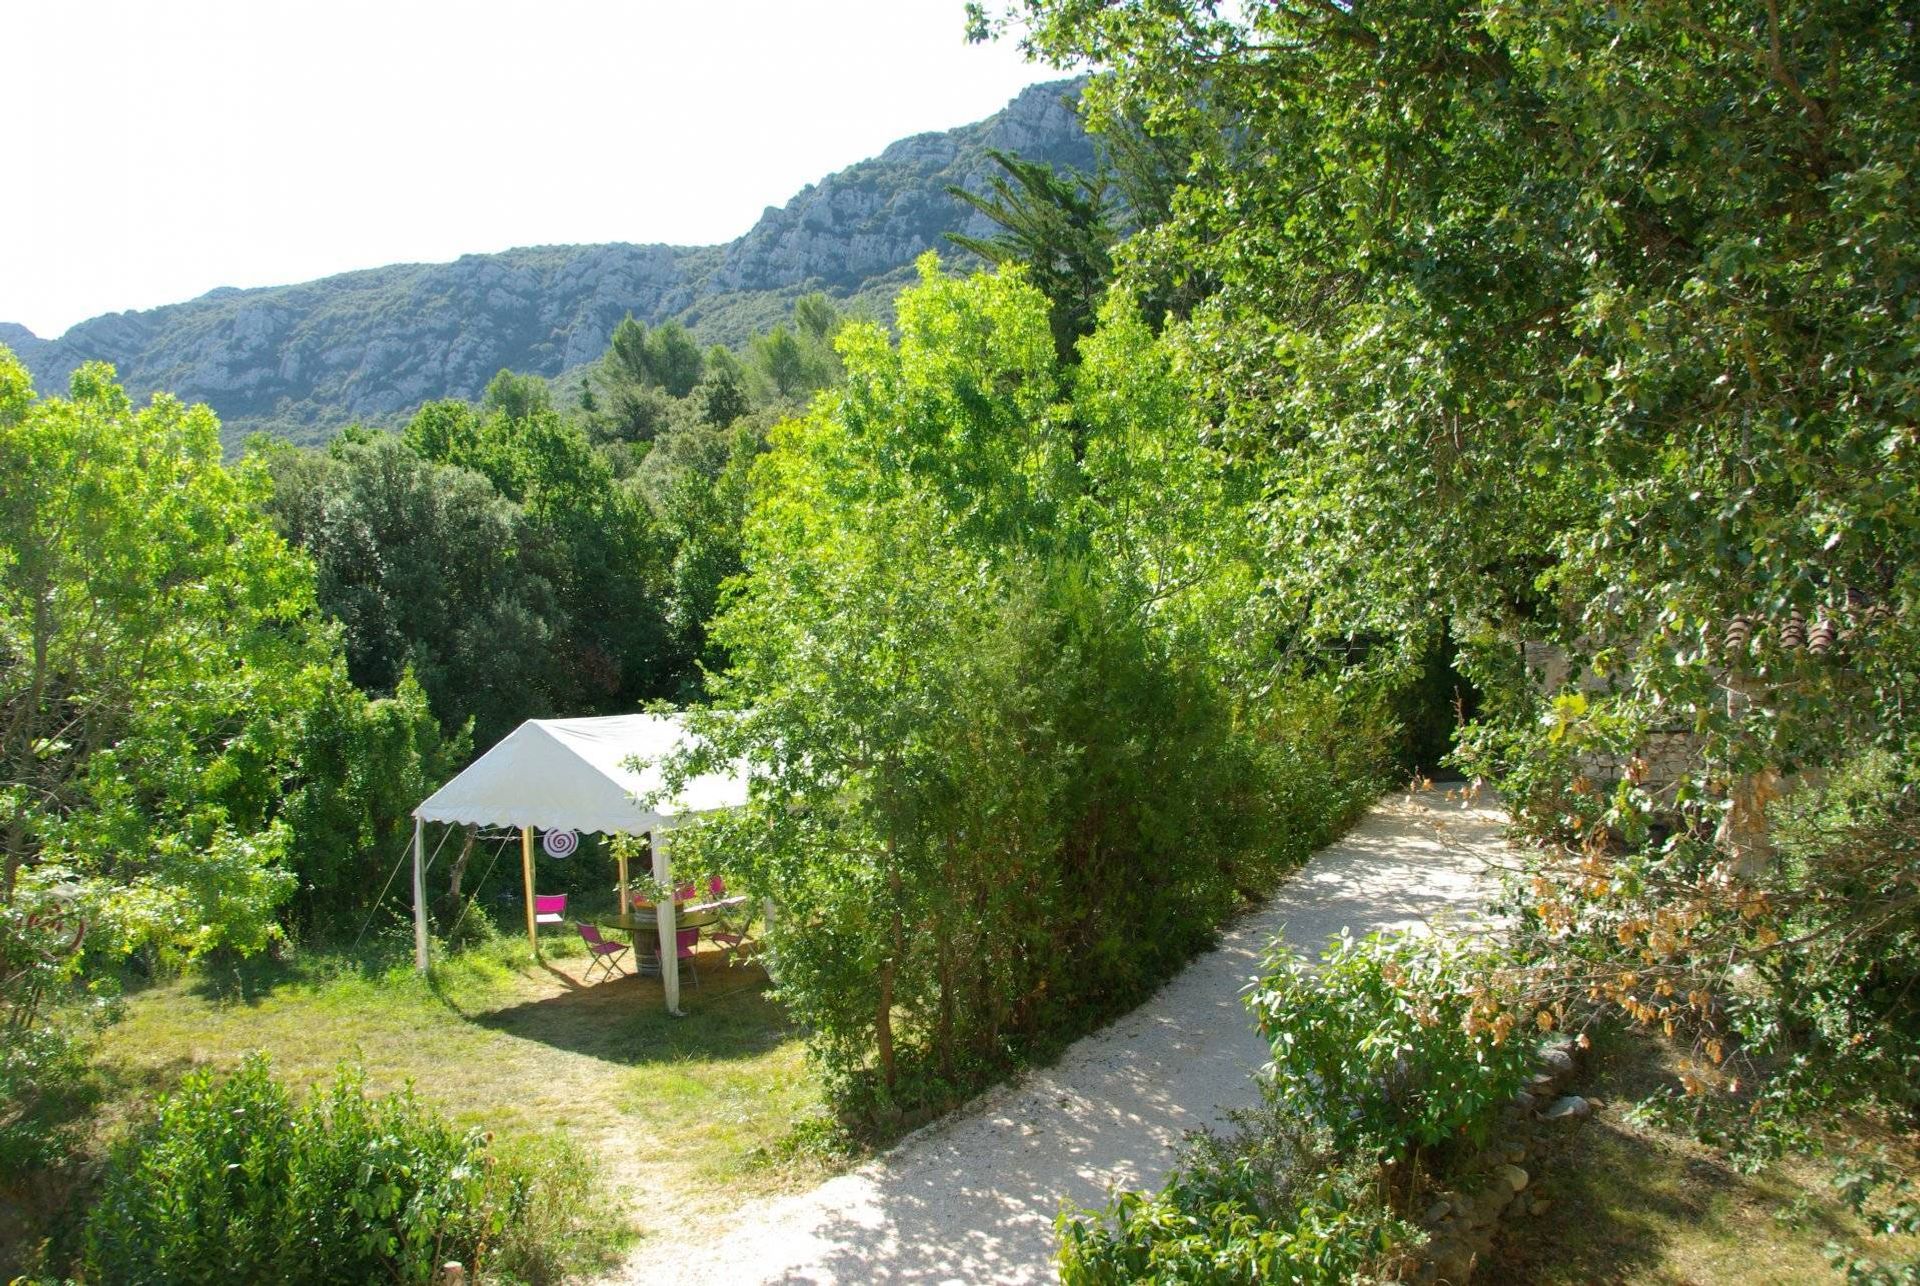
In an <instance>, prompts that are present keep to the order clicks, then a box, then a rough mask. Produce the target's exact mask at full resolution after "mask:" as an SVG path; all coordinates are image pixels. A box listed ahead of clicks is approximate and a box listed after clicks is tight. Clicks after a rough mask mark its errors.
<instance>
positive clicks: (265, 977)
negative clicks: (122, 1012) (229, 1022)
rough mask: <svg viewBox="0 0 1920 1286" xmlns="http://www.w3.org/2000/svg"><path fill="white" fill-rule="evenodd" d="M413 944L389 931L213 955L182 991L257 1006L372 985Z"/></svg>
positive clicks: (132, 988) (151, 980) (408, 956)
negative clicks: (330, 986) (348, 984)
mask: <svg viewBox="0 0 1920 1286" xmlns="http://www.w3.org/2000/svg"><path fill="white" fill-rule="evenodd" d="M412 959H413V940H412V938H411V936H408V937H407V938H405V939H404V940H403V939H401V938H400V937H398V936H397V935H395V934H393V933H386V934H382V935H380V936H378V937H369V938H367V939H366V940H364V941H362V942H359V943H351V942H349V943H330V942H324V941H323V942H320V943H317V944H315V945H313V946H310V947H294V948H292V949H290V950H287V951H284V952H280V953H270V952H262V953H260V954H258V955H254V956H246V957H242V956H235V955H228V954H225V953H220V954H216V955H214V956H211V957H208V958H207V959H205V960H202V961H200V962H199V963H198V964H196V965H194V966H193V967H192V969H191V971H190V973H189V974H188V979H189V981H188V988H189V990H190V991H191V992H192V994H193V995H194V996H196V997H198V998H199V999H201V1000H207V1001H212V1002H215V1003H218V1004H242V1005H257V1004H259V1003H260V1002H261V1001H263V1000H265V999H267V998H268V997H269V996H271V995H273V993H274V992H276V991H279V990H280V989H282V988H284V987H288V986H318V985H321V984H323V983H326V982H330V981H332V980H334V979H338V978H361V979H364V980H366V981H369V982H373V981H377V980H379V979H381V978H384V977H386V976H388V975H389V974H391V973H393V972H394V971H395V970H396V969H402V968H405V967H406V966H408V965H410V964H411V963H412ZM165 981H166V979H165V978H164V977H163V976H154V977H147V978H141V979H139V980H138V981H137V985H135V984H134V982H133V980H130V981H129V985H128V986H127V991H128V993H129V994H133V993H135V992H137V991H140V990H144V989H145V988H146V987H149V986H157V985H160V984H162V983H164V982H165Z"/></svg>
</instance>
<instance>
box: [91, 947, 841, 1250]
mask: <svg viewBox="0 0 1920 1286" xmlns="http://www.w3.org/2000/svg"><path fill="white" fill-rule="evenodd" d="M551 941H552V944H553V945H552V947H551V948H550V949H549V951H548V953H547V958H546V960H545V961H544V962H541V963H536V962H534V961H533V959H532V958H531V955H530V953H529V952H527V950H526V948H525V946H524V944H522V945H521V946H519V947H517V948H516V947H514V946H513V945H512V940H510V939H509V940H503V941H500V942H496V943H494V944H491V945H490V946H487V947H484V948H481V949H478V950H474V951H470V952H467V953H465V954H463V955H461V956H459V957H457V958H455V959H453V960H451V961H449V962H445V963H440V964H436V966H435V968H434V971H433V973H432V975H431V977H430V978H429V979H426V980H422V979H420V978H419V977H417V976H416V975H415V974H414V973H413V972H412V971H411V969H409V968H408V967H407V966H406V965H404V964H401V965H392V964H388V965H386V966H384V967H381V966H373V965H367V964H364V963H361V964H356V963H355V962H353V961H351V960H349V959H346V958H344V957H340V956H329V955H324V954H322V955H317V956H311V957H306V958H301V959H296V960H294V961H292V962H290V963H285V964H266V963H261V964H252V965H247V966H244V967H243V968H242V969H240V970H239V971H229V972H227V973H225V974H220V973H202V974H198V975H195V976H193V977H189V978H186V979H182V980H179V981H175V982H169V983H165V984H162V985H159V986H155V987H151V988H148V989H146V990H143V991H141V992H139V993H138V994H135V995H133V996H132V997H131V998H130V999H129V1001H128V1003H127V1005H126V1014H125V1017H124V1018H123V1019H122V1021H120V1022H118V1023H115V1024H114V1025H113V1026H111V1027H110V1028H108V1029H107V1031H106V1032H105V1033H104V1035H103V1036H102V1037H101V1039H100V1042H99V1047H98V1051H97V1056H96V1063H97V1065H98V1066H99V1068H100V1069H101V1071H102V1072H103V1073H104V1074H105V1077H106V1079H107V1082H108V1084H109V1085H111V1086H113V1087H114V1089H113V1090H112V1092H111V1097H110V1098H109V1101H108V1103H107V1104H106V1108H105V1111H104V1112H103V1114H102V1124H101V1128H100V1131H99V1133H100V1134H101V1135H102V1136H103V1137H104V1136H107V1135H110V1134H111V1133H113V1132H114V1131H115V1130H116V1129H117V1128H118V1126H119V1122H120V1121H121V1120H123V1119H125V1118H126V1117H127V1116H128V1115H129V1114H130V1113H132V1112H133V1111H136V1110H137V1109H138V1108H139V1106H140V1105H141V1103H142V1101H143V1100H144V1099H146V1098H147V1097H148V1096H150V1095H151V1093H152V1092H154V1091H155V1090H158V1089H162V1088H165V1087H166V1086H168V1085H170V1084H172V1083H174V1082H175V1081H177V1080H178V1079H179V1077H180V1076H181V1075H182V1074H183V1073H184V1072H186V1071H187V1070H189V1069H190V1068H192V1067H195V1066H200V1065H208V1064H210V1065H213V1066H215V1067H229V1066H232V1065H233V1064H235V1063H236V1062H238V1060H239V1059H240V1057H241V1055H242V1054H244V1053H245V1052H247V1051H249V1050H253V1049H261V1050H265V1051H266V1052H267V1053H268V1054H269V1055H270V1056H271V1057H272V1060H273V1065H274V1069H275V1071H276V1073H277V1074H278V1075H279V1076H280V1077H281V1078H282V1079H283V1080H285V1081H287V1082H288V1083H290V1084H294V1085H307V1084H311V1083H313V1082H315V1081H317V1080H320V1079H322V1078H325V1077H326V1076H328V1075H329V1074H330V1073H331V1071H332V1070H333V1068H334V1067H335V1066H336V1064H337V1063H338V1062H339V1061H340V1060H341V1059H357V1060H359V1061H361V1062H362V1063H363V1064H364V1065H365V1067H366V1069H367V1072H368V1077H369V1080H370V1082H371V1083H372V1086H373V1087H374V1088H376V1089H379V1088H386V1087H391V1086H395V1085H398V1084H400V1083H401V1082H403V1081H406V1080H409V1079H410V1080H412V1081H413V1082H414V1084H415V1086H416V1089H417V1091H418V1092H419V1093H420V1094H421V1095H422V1096H423V1097H425V1098H427V1099H429V1100H431V1101H433V1102H434V1103H436V1104H438V1105H440V1106H441V1107H442V1108H444V1109H445V1110H446V1111H447V1112H449V1113H450V1114H451V1115H453V1116H454V1117H455V1118H456V1119H458V1120H460V1121H462V1122H466V1123H472V1124H475V1125H481V1126H484V1127H485V1128H488V1129H492V1130H496V1131H498V1132H499V1133H500V1136H501V1138H502V1140H503V1141H504V1142H507V1143H509V1144H510V1143H511V1142H512V1141H513V1140H516V1139H526V1138H530V1137H537V1136H542V1135H551V1134H553V1133H555V1132H559V1133H562V1134H564V1135H565V1136H566V1137H568V1138H571V1139H572V1140H574V1141H575V1142H577V1143H578V1144H579V1145H581V1147H582V1148H584V1149H585V1150H586V1151H587V1152H589V1153H590V1154H592V1155H593V1156H596V1157H598V1158H599V1159H600V1162H601V1165H602V1171H603V1176H604V1181H605V1183H606V1185H607V1189H608V1196H609V1201H610V1204H612V1205H613V1207H614V1208H615V1209H618V1210H624V1211H625V1212H627V1213H628V1215H629V1216H630V1218H631V1221H632V1226H633V1228H634V1230H635V1231H636V1232H637V1233H638V1234H639V1235H641V1236H643V1237H644V1236H648V1235H652V1234H655V1233H658V1232H661V1231H665V1230H668V1229H673V1228H677V1227H679V1226H682V1225H684V1224H685V1223H686V1222H687V1221H688V1220H696V1219H704V1218H710V1217H713V1216H715V1215H718V1214H721V1213H723V1212H724V1211H726V1210H727V1209H729V1208H731V1207H733V1206H736V1205H738V1204H739V1203H740V1202H741V1201H743V1200H745V1199H747V1198H749V1197H752V1196H755V1195H760V1194H763V1193H768V1192H774V1191H780V1190H783V1189H787V1188H791V1187H797V1186H802V1185H804V1184H807V1183H809V1182H812V1181H816V1180H817V1179H818V1178H820V1177H821V1176H822V1175H823V1174H825V1173H827V1172H828V1171H829V1170H830V1169H831V1168H833V1166H834V1161H833V1160H831V1159H822V1154H821V1152H820V1151H819V1150H818V1149H814V1148H808V1147H805V1146H799V1147H796V1146H795V1140H796V1139H806V1138H814V1137H820V1136H821V1134H822V1130H821V1128H820V1125H819V1122H820V1121H821V1119H822V1114H823V1109H822V1106H821V1103H822V1100H821V1096H820V1090H819V1086H818V1084H817V1082H816V1081H815V1080H814V1078H813V1077H812V1075H811V1073H810V1072H809V1070H808V1067H807V1065H806V1061H805V1059H804V1057H803V1053H802V1046H801V1042H800V1039H799V1036H798V1034H797V1033H796V1032H795V1031H794V1030H793V1028H792V1027H791V1026H790V1025H789V1024H788V1022H787V1021H786V1018H785V1016H784V1014H783V1013H782V1011H781V1010H780V1009H779V1008H778V1006H776V1005H775V1004H774V1003H773V1002H772V1001H770V1000H769V999H768V998H767V996H766V994H765V993H766V986H767V982H766V977H765V975H764V974H763V973H762V972H761V971H760V970H759V969H758V967H756V966H752V965H742V966H739V967H736V968H731V969H729V968H728V967H726V966H725V965H723V964H721V963H720V962H719V960H718V958H717V957H715V958H713V959H710V960H708V959H704V958H703V960H702V963H701V966H700V973H701V979H702V985H701V986H698V987H695V986H692V985H691V981H690V979H686V978H685V977H684V975H683V981H682V998H681V1007H682V1009H683V1010H685V1011H686V1015H687V1016H686V1017H684V1018H673V1017H670V1016H668V1015H667V1013H666V1012H665V1010H664V1008H663V1007H662V1002H661V994H660V985H659V983H658V982H657V981H655V980H651V979H637V978H631V977H630V978H623V979H618V980H616V981H613V982H605V983H599V984H595V985H582V984H581V983H580V982H579V978H580V975H581V974H582V972H583V971H584V968H585V964H586V961H585V958H584V957H583V956H582V955H580V954H579V953H578V950H577V944H572V943H569V942H568V941H567V940H565V939H562V938H560V937H558V936H555V937H554V938H553V939H552V940H551ZM703 956H704V953H703ZM387 958H388V960H391V956H389V957H387Z"/></svg>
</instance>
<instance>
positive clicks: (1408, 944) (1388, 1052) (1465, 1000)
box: [1058, 933, 1534, 1286]
mask: <svg viewBox="0 0 1920 1286" xmlns="http://www.w3.org/2000/svg"><path fill="white" fill-rule="evenodd" d="M1505 973H1506V970H1505V968H1504V961H1503V960H1502V958H1501V956H1500V955H1499V954H1498V953H1496V952H1495V951H1494V950H1492V949H1491V948H1489V947H1486V946H1484V945H1478V944H1467V945H1459V944H1453V943H1449V942H1447V941H1445V940H1442V939H1439V938H1436V937H1433V936H1429V935H1424V934H1422V935H1415V934H1406V933H1402V934H1391V935H1387V934H1376V935H1373V936H1371V937H1368V938H1366V939H1364V940H1361V941H1357V942H1356V941H1355V940H1354V939H1353V938H1351V937H1348V936H1346V935H1342V936H1341V937H1340V938H1339V939H1337V940H1336V941H1335V942H1334V943H1333V945H1332V946H1331V947H1330V948H1329V949H1328V951H1327V952H1326V954H1325V955H1323V956H1322V957H1321V959H1320V962H1319V964H1318V965H1317V966H1315V965H1312V964H1308V963H1307V962H1305V961H1302V960H1300V959H1298V958H1296V957H1295V956H1294V955H1293V954H1292V953H1290V952H1288V951H1286V950H1285V948H1284V947H1283V946H1282V945H1281V944H1279V943H1276V944H1275V945H1274V949H1273V953H1272V954H1271V955H1270V956H1269V958H1268V963H1267V968H1266V971H1265V973H1264V975H1263V976H1262V977H1261V979H1260V981H1259V982H1258V983H1257V984H1256V985H1255V986H1254V988H1253V989H1252V990H1251V991H1250V992H1249V994H1248V997H1247V1005H1248V1007H1249V1008H1250V1009H1252V1010H1253V1012H1254V1014H1255V1016H1256V1018H1257V1020H1258V1023H1259V1027H1260V1033H1261V1035H1263V1036H1265V1037H1266V1038H1267V1039H1268V1040H1269V1041H1270V1042H1271V1043H1272V1045H1273V1062H1272V1064H1270V1065H1269V1067H1268V1069H1267V1073H1266V1075H1265V1077H1264V1078H1263V1079H1262V1081H1261V1095H1262V1099H1263V1102H1264V1104H1265V1107H1264V1110H1263V1111H1262V1112H1260V1113H1252V1114H1242V1115H1241V1116H1240V1117H1239V1118H1238V1120H1237V1125H1238V1129H1237V1130H1236V1132H1235V1133H1234V1134H1233V1135H1232V1136H1230V1137H1227V1138H1218V1137H1215V1136H1213V1135H1209V1134H1201V1135H1198V1136H1196V1138H1195V1140H1194V1142H1193V1143H1192V1144H1191V1145H1190V1146H1189V1148H1188V1150H1187V1153H1186V1155H1185V1156H1183V1157H1182V1158H1181V1163H1180V1166H1179V1168H1178V1169H1176V1170H1175V1171H1174V1174H1173V1177H1172V1178H1171V1179H1169V1180H1168V1181H1167V1185H1166V1186H1165V1187H1164V1188H1163V1189H1161V1191H1160V1192H1158V1193H1155V1194H1147V1193H1139V1192H1123V1193H1119V1194H1117V1195H1116V1196H1115V1197H1114V1199H1113V1200H1112V1201H1111V1202H1109V1203H1108V1204H1107V1206H1106V1207H1105V1208H1104V1209H1103V1210H1100V1211H1095V1212H1071V1211H1070V1212H1067V1213H1066V1214H1063V1215H1062V1216H1061V1218H1060V1221H1059V1225H1058V1226H1059V1230H1060V1251H1059V1263H1060V1277H1061V1280H1062V1281H1063V1282H1066V1283H1067V1284H1068V1286H1096V1284H1099V1283H1107V1282H1168V1283H1172V1282H1182V1283H1185V1282H1208V1283H1216V1282H1217V1283H1240V1282H1291V1283H1301V1284H1303V1286H1309V1284H1318V1283H1332V1282H1347V1281H1352V1280H1354V1279H1355V1278H1356V1277H1357V1276H1359V1275H1361V1274H1362V1273H1364V1272H1366V1271H1368V1270H1369V1269H1370V1268H1375V1267H1377V1266H1378V1265H1379V1264H1380V1262H1381V1261H1382V1260H1384V1259H1385V1258H1386V1257H1387V1256H1388V1254H1389V1252H1391V1251H1392V1250H1393V1249H1394V1247H1395V1246H1396V1245H1402V1244H1405V1243H1406V1242H1407V1241H1408V1240H1410V1239H1411V1238H1413V1237H1415V1236H1417V1233H1416V1231H1415V1230H1414V1229H1413V1228H1412V1227H1410V1226H1409V1225H1407V1224H1405V1223H1404V1222H1402V1221H1401V1220H1400V1219H1398V1218H1397V1217H1396V1216H1395V1215H1394V1213H1393V1211H1392V1209H1391V1207H1390V1206H1389V1205H1388V1204H1387V1203H1386V1201H1384V1200H1383V1195H1384V1192H1385V1187H1386V1185H1384V1184H1383V1183H1382V1182H1381V1181H1380V1176H1381V1174H1382V1163H1383V1162H1392V1161H1394V1160H1396V1159H1398V1158H1400V1157H1403V1156H1405V1155H1406V1154H1407V1153H1408V1152H1409V1151H1411V1150H1413V1149H1415V1148H1417V1147H1420V1146H1430V1145H1433V1144H1436V1143H1441V1142H1444V1141H1446V1140H1448V1139H1450V1138H1452V1137H1454V1136H1455V1135H1457V1134H1460V1133H1463V1132H1464V1133H1468V1134H1474V1133H1478V1132H1479V1130H1480V1128H1481V1127H1482V1126H1484V1124H1485V1123H1486V1122H1487V1120H1488V1119H1489V1118H1490V1117H1491V1115H1492V1113H1493V1112H1494V1111H1495V1110H1496V1109H1497V1108H1498V1107H1499V1106H1500V1105H1501V1104H1503V1103H1505V1102H1506V1101H1507V1100H1508V1099H1509V1098H1511V1097H1512V1095H1513V1093H1514V1091H1516V1090H1517V1089H1519V1087H1520V1085H1521V1083H1522V1082H1523V1081H1524V1079H1525V1078H1526V1075H1527V1073H1528V1071H1529V1070H1530V1066H1531V1060H1532V1055H1533V1052H1534V1051H1533V1041H1532V1040H1530V1039H1527V1036H1528V1032H1527V1030H1525V1029H1523V1027H1522V1022H1523V1021H1524V1020H1523V1018H1522V1015H1521V1014H1520V1012H1519V1011H1518V1010H1517V1008H1516V1004H1515V1002H1516V999H1517V995H1516V992H1515V990H1513V989H1510V988H1509V987H1508V985H1507V984H1506V982H1505Z"/></svg>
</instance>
